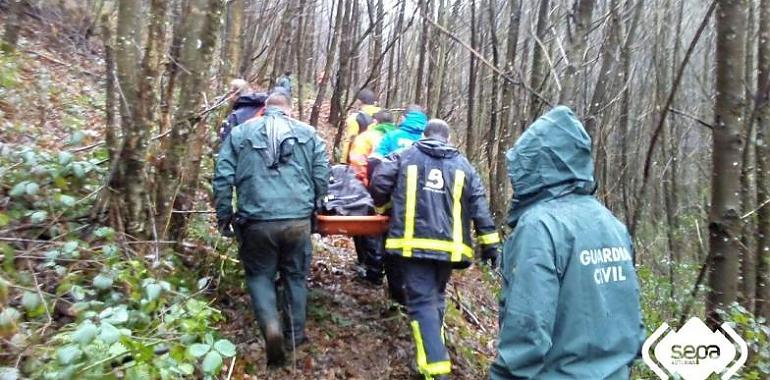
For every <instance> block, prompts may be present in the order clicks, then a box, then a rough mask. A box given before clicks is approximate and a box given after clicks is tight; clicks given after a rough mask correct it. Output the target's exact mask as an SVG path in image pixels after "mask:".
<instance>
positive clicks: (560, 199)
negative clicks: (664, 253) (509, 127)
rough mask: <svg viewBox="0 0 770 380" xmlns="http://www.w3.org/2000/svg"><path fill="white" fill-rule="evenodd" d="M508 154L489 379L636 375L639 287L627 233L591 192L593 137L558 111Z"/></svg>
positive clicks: (566, 112) (567, 112)
mask: <svg viewBox="0 0 770 380" xmlns="http://www.w3.org/2000/svg"><path fill="white" fill-rule="evenodd" d="M506 157H507V161H508V175H509V177H510V178H511V182H512V183H513V193H514V199H513V203H512V206H511V209H510V211H509V219H508V223H509V225H510V226H511V227H514V230H513V233H512V235H511V236H510V237H509V238H508V240H507V241H506V242H505V245H504V247H503V260H502V266H501V268H502V272H503V278H504V286H503V289H502V296H501V305H500V340H499V342H498V356H497V359H496V360H495V362H494V363H493V364H492V368H491V370H490V373H491V379H493V380H498V379H541V380H556V379H559V380H561V379H565V380H566V379H597V380H598V379H628V378H629V367H630V366H631V364H632V362H633V361H634V360H635V359H636V358H637V356H638V355H639V352H640V348H641V346H642V342H643V340H644V328H643V326H642V319H641V312H640V306H639V285H638V283H637V278H636V273H635V271H634V265H633V248H632V245H631V238H630V236H629V235H628V232H627V230H626V227H625V226H624V225H623V224H622V223H621V222H620V221H619V220H617V219H616V218H615V217H614V216H613V215H612V213H610V211H609V210H607V209H606V208H605V207H604V206H602V204H601V203H599V201H598V200H597V199H596V198H595V197H594V196H593V195H592V194H593V191H594V189H595V184H594V176H593V172H594V169H593V168H594V162H593V159H592V158H591V139H590V137H589V136H588V134H586V132H585V130H584V129H583V125H582V124H581V123H580V122H579V121H578V120H577V119H576V118H575V115H574V114H573V113H572V111H571V110H570V109H569V108H567V107H563V106H562V107H556V108H554V109H553V110H552V111H550V112H548V113H547V114H545V115H544V116H542V117H541V118H540V119H538V120H537V121H535V123H534V124H532V125H531V126H530V127H529V128H528V129H527V130H526V131H525V132H524V134H523V135H522V136H521V138H519V140H518V141H517V142H516V145H514V147H513V148H512V149H511V150H509V151H508V153H507V155H506Z"/></svg>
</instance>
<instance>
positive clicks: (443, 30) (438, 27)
mask: <svg viewBox="0 0 770 380" xmlns="http://www.w3.org/2000/svg"><path fill="white" fill-rule="evenodd" d="M415 14H417V15H419V16H420V17H422V19H423V20H425V21H427V22H428V24H430V25H431V26H432V27H433V28H434V29H436V30H438V31H439V32H441V33H444V34H445V35H447V37H449V38H451V39H453V40H454V41H455V42H457V43H459V44H460V45H461V46H462V47H463V48H465V50H468V52H470V53H471V54H473V55H474V56H475V57H476V58H478V60H479V61H481V63H483V64H484V65H486V66H487V67H489V68H490V69H491V70H492V71H493V72H494V73H495V74H497V75H499V76H500V77H501V78H503V79H505V81H506V82H508V83H510V84H513V85H516V86H522V87H524V88H525V89H526V90H527V91H529V92H530V93H531V94H532V95H533V96H535V97H536V98H538V100H540V101H541V102H543V103H545V104H547V105H548V106H550V107H553V104H552V103H551V102H550V101H548V99H546V98H545V97H544V96H543V95H541V94H540V93H538V92H537V91H535V89H533V88H531V87H529V86H527V85H526V84H525V83H523V82H520V81H517V80H515V79H513V78H511V77H510V76H509V75H508V74H506V73H505V72H503V71H502V70H500V69H499V68H498V67H496V66H495V65H493V64H492V63H490V62H489V61H488V60H487V59H486V58H484V56H483V55H481V54H479V52H477V51H476V50H475V49H473V48H472V47H471V46H469V45H468V44H467V43H466V42H465V41H463V40H461V39H460V38H459V37H457V36H456V35H454V34H452V32H450V31H448V30H446V28H444V27H443V26H441V25H439V24H437V23H436V22H435V21H433V20H431V19H430V18H429V17H425V16H424V15H423V14H422V13H421V12H416V13H415Z"/></svg>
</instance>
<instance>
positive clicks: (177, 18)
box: [158, 1, 190, 135]
mask: <svg viewBox="0 0 770 380" xmlns="http://www.w3.org/2000/svg"><path fill="white" fill-rule="evenodd" d="M179 3H183V4H179ZM171 13H172V16H171V18H172V20H173V23H174V29H173V35H172V37H171V45H170V46H169V49H168V63H166V70H165V72H164V73H163V77H164V78H165V79H166V85H165V87H164V88H163V90H162V91H163V93H162V95H161V97H160V128H159V129H158V134H159V135H163V134H164V133H166V131H168V130H170V129H171V110H172V106H173V103H174V91H175V90H176V80H177V74H178V73H179V59H180V58H179V55H180V52H181V50H182V41H183V40H184V36H186V35H187V34H188V30H189V28H190V26H189V25H188V24H187V23H186V22H185V20H186V19H187V17H188V16H189V14H190V2H189V1H178V2H175V3H174V4H173V5H172V12H171Z"/></svg>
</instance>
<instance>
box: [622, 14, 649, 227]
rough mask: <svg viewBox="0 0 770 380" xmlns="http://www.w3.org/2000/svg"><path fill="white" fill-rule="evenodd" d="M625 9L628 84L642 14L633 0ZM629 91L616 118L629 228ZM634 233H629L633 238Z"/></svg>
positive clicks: (624, 59) (624, 79)
mask: <svg viewBox="0 0 770 380" xmlns="http://www.w3.org/2000/svg"><path fill="white" fill-rule="evenodd" d="M626 8H627V9H628V10H629V11H631V10H633V16H632V17H631V20H630V22H629V26H628V31H627V33H626V41H625V43H623V48H622V49H621V51H620V61H621V70H620V74H619V75H618V76H619V77H620V80H621V83H623V84H625V83H628V82H629V81H630V79H631V76H632V73H631V47H632V45H633V41H634V38H635V37H636V29H637V26H638V25H639V19H640V18H641V14H642V9H643V7H642V4H641V3H636V2H634V0H628V1H627V2H626ZM630 103H631V90H630V88H629V86H625V85H624V86H623V92H622V93H621V99H620V117H619V118H618V125H619V126H620V131H621V134H620V168H621V173H620V183H621V186H622V189H621V196H622V199H623V200H622V203H623V211H624V212H623V215H624V216H625V224H626V225H627V226H631V222H632V218H633V216H632V211H631V210H633V204H632V203H631V193H632V191H633V189H634V186H633V183H632V181H631V179H632V178H633V176H630V175H629V169H628V165H629V149H628V146H629V139H630V137H629V129H630V126H629V120H630V119H631V118H630V115H629V114H630V113H631V106H630ZM633 234H634V231H631V235H632V236H633Z"/></svg>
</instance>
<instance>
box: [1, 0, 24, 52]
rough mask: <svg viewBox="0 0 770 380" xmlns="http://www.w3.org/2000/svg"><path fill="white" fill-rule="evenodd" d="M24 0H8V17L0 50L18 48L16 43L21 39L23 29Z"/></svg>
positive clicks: (11, 50)
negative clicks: (20, 34)
mask: <svg viewBox="0 0 770 380" xmlns="http://www.w3.org/2000/svg"><path fill="white" fill-rule="evenodd" d="M24 1H25V0H9V1H8V17H7V18H6V19H5V30H4V31H3V41H2V44H0V50H2V51H4V52H6V53H10V52H13V51H15V50H16V44H17V42H18V40H19V29H21V18H22V16H23V15H24Z"/></svg>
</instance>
